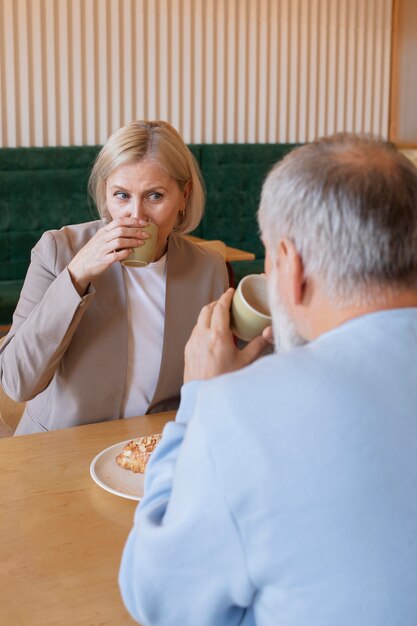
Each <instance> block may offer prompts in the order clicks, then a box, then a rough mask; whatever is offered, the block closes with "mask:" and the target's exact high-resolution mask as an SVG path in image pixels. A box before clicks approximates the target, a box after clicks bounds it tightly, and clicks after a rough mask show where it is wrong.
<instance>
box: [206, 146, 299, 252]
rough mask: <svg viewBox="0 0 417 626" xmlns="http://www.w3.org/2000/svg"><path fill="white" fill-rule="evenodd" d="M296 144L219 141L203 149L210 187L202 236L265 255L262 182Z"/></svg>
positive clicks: (207, 180) (207, 181)
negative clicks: (259, 213)
mask: <svg viewBox="0 0 417 626" xmlns="http://www.w3.org/2000/svg"><path fill="white" fill-rule="evenodd" d="M293 148H294V144H230V145H229V144H220V145H204V146H202V148H201V163H200V166H201V170H202V172H203V176H204V179H205V182H206V187H207V204H206V212H205V215H204V217H203V221H202V224H201V231H202V237H204V238H205V239H223V240H224V241H225V242H226V243H227V244H228V245H229V246H232V247H234V248H242V249H244V250H249V251H250V252H253V253H254V254H256V256H257V257H261V258H262V257H263V256H264V251H263V246H262V242H261V240H260V238H259V234H258V224H257V220H256V212H257V209H258V206H259V199H260V193H261V189H262V183H263V181H264V179H265V176H266V174H267V173H268V172H269V170H270V169H271V167H272V166H273V165H274V163H276V162H277V161H279V160H280V159H282V158H283V157H284V156H285V155H286V154H287V153H288V152H290V150H292V149H293Z"/></svg>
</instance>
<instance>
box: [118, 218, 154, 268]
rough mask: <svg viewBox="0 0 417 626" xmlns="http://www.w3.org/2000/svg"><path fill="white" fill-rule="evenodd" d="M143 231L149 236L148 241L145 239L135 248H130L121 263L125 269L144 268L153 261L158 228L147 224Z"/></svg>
mask: <svg viewBox="0 0 417 626" xmlns="http://www.w3.org/2000/svg"><path fill="white" fill-rule="evenodd" d="M143 230H144V231H146V232H147V233H149V234H150V237H149V239H145V240H144V241H145V243H144V244H142V245H141V246H137V247H136V248H132V252H131V254H130V255H129V256H128V257H127V259H125V260H124V261H122V264H123V265H125V266H126V267H146V266H147V265H149V263H152V261H154V259H155V252H156V246H157V243H158V226H157V225H156V224H152V223H151V222H149V224H148V225H147V226H144V228H143Z"/></svg>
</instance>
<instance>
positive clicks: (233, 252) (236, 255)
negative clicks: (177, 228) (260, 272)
mask: <svg viewBox="0 0 417 626" xmlns="http://www.w3.org/2000/svg"><path fill="white" fill-rule="evenodd" d="M186 237H188V239H191V241H194V242H195V243H200V244H202V245H208V244H210V243H211V242H210V241H208V240H206V239H201V238H200V237H194V235H186ZM213 243H216V242H213ZM219 243H222V242H221V241H219ZM224 245H225V244H224ZM254 258H255V255H254V254H253V252H247V251H246V250H240V249H239V248H231V247H230V246H226V245H225V260H226V262H227V263H231V262H232V261H253V260H254Z"/></svg>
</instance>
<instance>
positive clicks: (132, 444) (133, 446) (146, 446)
mask: <svg viewBox="0 0 417 626" xmlns="http://www.w3.org/2000/svg"><path fill="white" fill-rule="evenodd" d="M160 441H161V435H159V434H156V435H149V436H148V437H138V438H137V439H131V440H130V441H128V442H127V444H126V445H125V446H124V448H123V450H122V452H121V453H120V454H119V455H118V456H117V457H116V463H118V464H119V465H120V467H123V468H124V469H128V470H131V471H132V472H136V473H141V474H143V473H144V472H145V468H146V464H147V462H148V461H149V458H150V456H151V454H152V452H153V451H154V450H155V448H156V446H157V445H158V443H159V442H160Z"/></svg>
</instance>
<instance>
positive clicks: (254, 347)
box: [184, 289, 271, 383]
mask: <svg viewBox="0 0 417 626" xmlns="http://www.w3.org/2000/svg"><path fill="white" fill-rule="evenodd" d="M233 294H234V289H228V290H227V291H226V293H224V294H223V295H222V296H221V298H219V300H217V301H216V302H212V303H211V304H208V305H207V306H205V307H203V308H202V309H201V313H200V315H199V316H198V320H197V324H196V325H195V327H194V330H193V332H192V333H191V337H190V339H189V340H188V342H187V345H186V346H185V369H184V382H186V383H187V382H189V381H191V380H207V379H208V378H214V376H219V375H220V374H225V373H226V372H233V371H235V370H238V369H241V368H242V367H245V366H246V365H249V364H250V363H252V361H255V360H256V359H257V358H258V357H259V356H261V354H262V352H263V351H264V350H265V348H267V347H269V346H270V338H271V333H270V331H269V330H268V329H265V331H264V334H263V335H261V336H259V337H255V339H253V340H252V341H251V342H250V343H248V345H247V346H245V348H243V350H238V348H237V347H236V346H235V344H234V341H233V334H232V331H231V330H230V307H231V304H232V299H233Z"/></svg>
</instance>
